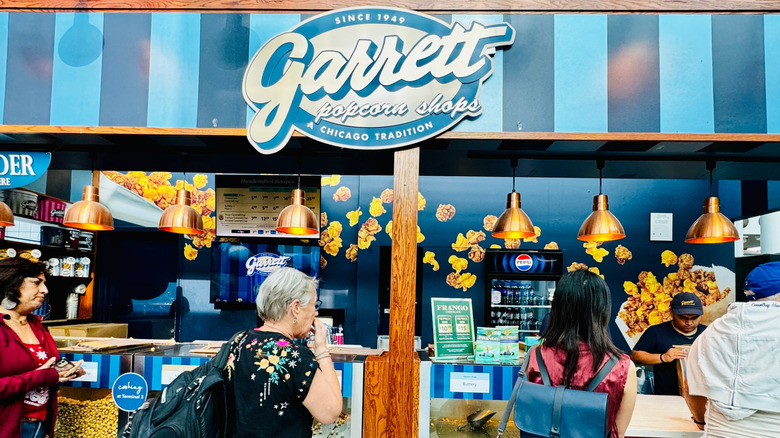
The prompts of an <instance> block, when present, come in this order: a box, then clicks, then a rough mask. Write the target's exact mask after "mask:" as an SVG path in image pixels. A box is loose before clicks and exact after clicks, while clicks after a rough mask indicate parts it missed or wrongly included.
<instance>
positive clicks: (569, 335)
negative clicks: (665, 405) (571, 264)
mask: <svg viewBox="0 0 780 438" xmlns="http://www.w3.org/2000/svg"><path fill="white" fill-rule="evenodd" d="M611 310H612V305H611V304H610V294H609V287H608V286H607V283H606V282H604V280H603V279H602V278H601V277H599V276H598V275H596V274H594V273H592V272H589V271H585V270H577V271H573V272H569V273H567V274H565V275H564V276H563V277H561V279H560V281H559V282H558V285H557V287H556V288H555V299H554V300H553V304H552V309H551V310H550V327H549V328H548V329H547V332H546V333H545V336H544V341H543V343H542V346H541V348H542V359H543V360H544V363H545V365H546V366H547V372H548V373H549V374H550V383H551V384H552V385H553V386H558V385H566V386H567V387H569V388H574V389H583V390H584V389H587V387H588V384H589V383H590V381H591V379H592V378H593V376H595V375H596V373H597V372H598V370H599V368H601V366H602V365H603V364H604V363H605V362H606V361H607V360H609V357H610V355H615V356H617V357H618V358H619V360H618V363H617V364H616V365H615V367H614V368H613V369H612V370H611V371H610V372H609V374H607V377H606V378H605V379H604V381H603V382H601V383H600V384H599V386H597V387H596V389H595V391H596V392H604V393H607V394H609V399H608V402H607V425H608V426H609V427H610V430H611V436H612V437H613V438H617V437H623V436H625V434H626V429H627V428H628V423H629V422H630V421H631V414H632V413H633V412H634V402H635V401H636V368H635V367H634V364H633V362H631V360H630V358H629V357H628V355H626V354H624V353H623V352H621V351H620V350H618V348H617V347H615V344H613V343H612V340H611V339H610V338H609V335H608V333H607V325H608V324H609V316H610V312H611ZM526 378H527V379H528V381H529V382H534V383H542V377H541V374H540V373H539V366H538V365H537V363H536V355H535V354H534V355H531V356H530V357H529V362H528V371H527V374H526Z"/></svg>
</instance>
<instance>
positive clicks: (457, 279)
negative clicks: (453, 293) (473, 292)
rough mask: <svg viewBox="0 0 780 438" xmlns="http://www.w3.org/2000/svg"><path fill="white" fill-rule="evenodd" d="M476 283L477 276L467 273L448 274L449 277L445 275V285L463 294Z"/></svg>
mask: <svg viewBox="0 0 780 438" xmlns="http://www.w3.org/2000/svg"><path fill="white" fill-rule="evenodd" d="M476 282H477V276H476V275H474V274H470V273H468V272H464V273H463V274H460V273H458V272H450V273H449V275H447V284H448V285H450V286H452V287H454V288H455V289H462V290H463V292H466V291H467V290H468V289H469V288H471V287H472V286H474V284H475V283H476Z"/></svg>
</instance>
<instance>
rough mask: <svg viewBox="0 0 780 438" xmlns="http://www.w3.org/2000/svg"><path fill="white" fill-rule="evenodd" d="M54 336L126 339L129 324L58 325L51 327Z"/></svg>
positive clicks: (50, 330)
mask: <svg viewBox="0 0 780 438" xmlns="http://www.w3.org/2000/svg"><path fill="white" fill-rule="evenodd" d="M49 333H51V335H52V336H71V337H76V338H126V337H127V324H120V323H108V322H107V323H90V324H71V325H56V326H50V327H49Z"/></svg>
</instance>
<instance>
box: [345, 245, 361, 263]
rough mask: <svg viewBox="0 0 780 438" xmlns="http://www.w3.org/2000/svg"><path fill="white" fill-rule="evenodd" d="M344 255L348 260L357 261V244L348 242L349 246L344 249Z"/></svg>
mask: <svg viewBox="0 0 780 438" xmlns="http://www.w3.org/2000/svg"><path fill="white" fill-rule="evenodd" d="M344 257H346V258H347V260H349V261H350V262H354V261H357V258H358V246H357V245H356V244H354V243H350V244H349V248H347V250H346V251H344Z"/></svg>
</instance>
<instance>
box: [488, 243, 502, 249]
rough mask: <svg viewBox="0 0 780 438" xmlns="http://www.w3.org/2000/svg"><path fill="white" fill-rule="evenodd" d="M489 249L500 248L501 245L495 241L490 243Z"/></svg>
mask: <svg viewBox="0 0 780 438" xmlns="http://www.w3.org/2000/svg"><path fill="white" fill-rule="evenodd" d="M490 249H501V245H499V244H497V243H494V244H492V245H490Z"/></svg>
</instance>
